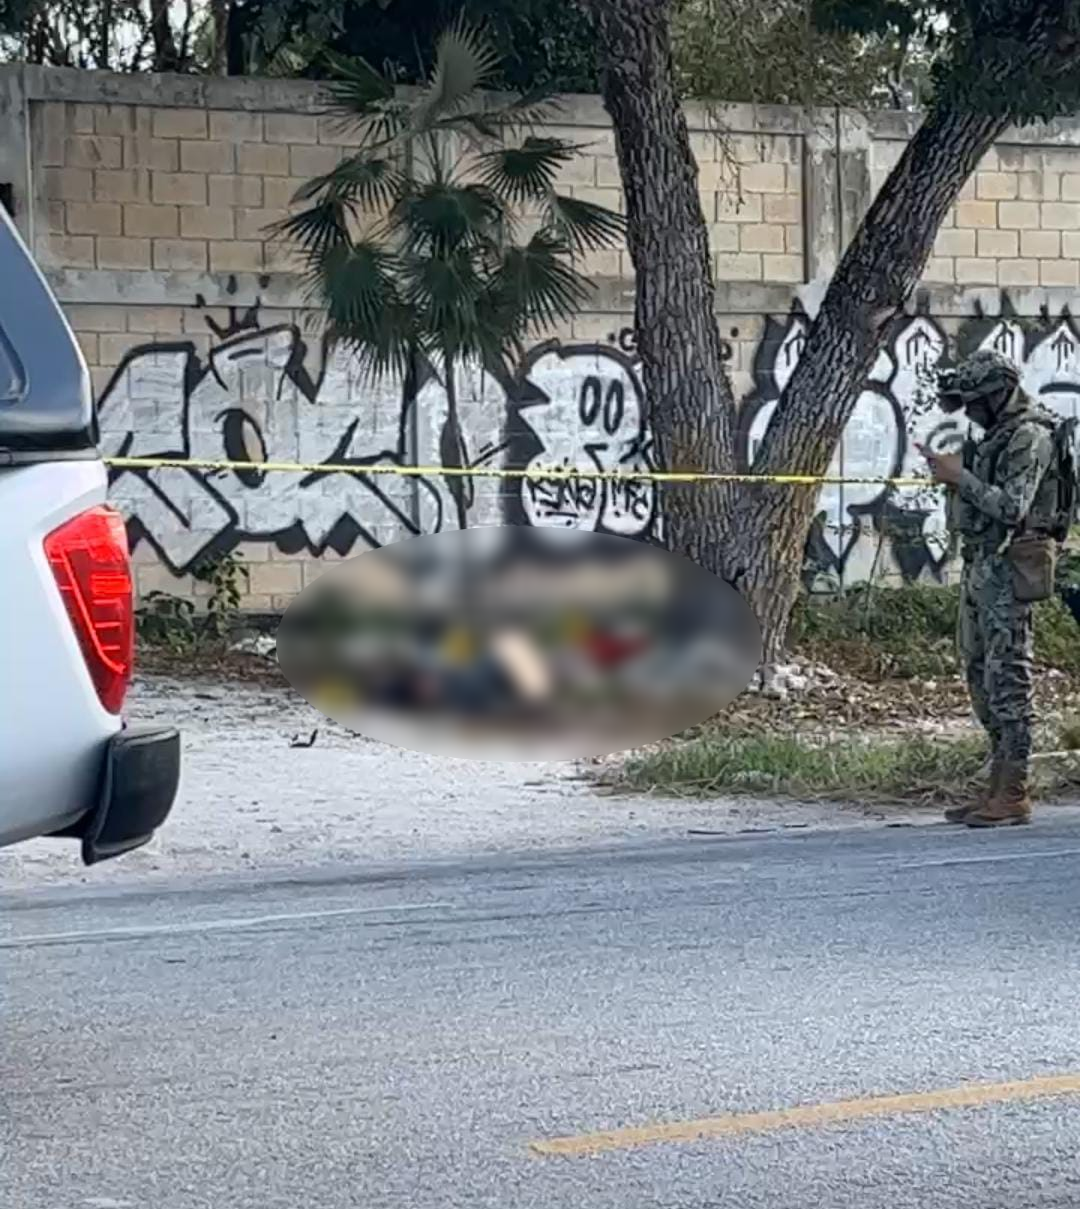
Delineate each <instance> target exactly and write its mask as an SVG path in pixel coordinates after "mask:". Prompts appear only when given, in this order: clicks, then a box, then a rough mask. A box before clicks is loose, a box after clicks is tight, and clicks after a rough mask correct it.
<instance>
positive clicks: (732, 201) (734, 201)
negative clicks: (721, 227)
mask: <svg viewBox="0 0 1080 1209" xmlns="http://www.w3.org/2000/svg"><path fill="white" fill-rule="evenodd" d="M763 216H764V206H763V205H762V198H761V194H760V193H748V194H744V196H743V198H742V202H741V204H739V198H738V197H737V195H736V194H735V193H733V192H728V193H717V194H716V221H717V222H737V223H759V222H761V220H762V218H763Z"/></svg>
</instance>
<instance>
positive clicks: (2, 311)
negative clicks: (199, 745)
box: [0, 207, 180, 865]
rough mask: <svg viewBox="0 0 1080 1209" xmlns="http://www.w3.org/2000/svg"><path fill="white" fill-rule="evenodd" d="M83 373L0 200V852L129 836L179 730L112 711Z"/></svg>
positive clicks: (125, 678)
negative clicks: (44, 839)
mask: <svg viewBox="0 0 1080 1209" xmlns="http://www.w3.org/2000/svg"><path fill="white" fill-rule="evenodd" d="M97 437H98V428H97V419H96V415H95V411H94V404H93V397H92V394H91V389H90V378H89V374H88V372H87V369H86V363H85V361H84V360H83V357H82V353H81V351H80V349H79V347H78V344H77V343H76V340H75V337H74V334H73V333H72V331H71V328H70V327H69V326H68V324H67V321H66V319H65V318H64V315H63V313H62V312H61V310H60V307H59V305H58V303H57V301H56V299H55V298H54V296H53V294H52V292H51V290H50V289H49V287H48V285H47V284H46V282H45V279H44V277H43V276H42V275H41V273H40V272H39V270H38V268H37V266H36V265H35V264H34V262H33V259H32V257H31V256H30V253H29V252H28V251H27V249H26V246H25V244H24V243H23V241H22V239H21V238H20V237H19V235H18V233H17V231H16V230H15V227H14V225H13V224H12V222H11V220H10V219H9V218H8V216H7V214H6V213H5V212H4V211H3V208H2V207H0V848H3V847H5V846H7V845H9V844H15V843H18V842H20V841H22V840H27V839H30V838H34V837H39V836H57V837H64V838H67V839H73V840H78V841H80V842H81V848H82V859H83V861H84V862H85V863H86V864H88V865H90V864H94V863H96V862H97V861H101V860H104V859H106V858H108V857H113V856H118V855H120V854H121V853H124V852H128V851H130V850H131V849H133V848H138V847H140V846H141V845H143V844H145V843H146V842H147V841H148V840H149V839H150V838H151V837H152V836H153V834H154V832H155V831H156V830H157V828H158V827H160V826H161V824H162V823H163V822H164V821H165V819H166V817H167V816H168V814H169V812H170V810H171V809H172V806H173V802H174V800H175V798H176V793H177V788H178V785H179V778H180V736H179V734H178V733H177V731H176V730H175V729H173V728H171V727H134V726H127V725H126V724H125V723H124V721H123V718H122V713H123V707H124V699H125V696H126V694H127V691H128V685H129V683H130V680H131V673H132V662H133V656H134V646H135V613H134V589H133V584H132V571H131V563H130V558H129V553H128V543H127V535H126V532H125V528H124V522H123V518H122V517H121V516H120V515H119V513H117V512H116V511H114V510H113V509H112V508H111V507H109V506H108V505H107V504H106V489H107V486H108V472H107V470H106V467H105V465H104V463H103V462H102V459H101V455H100V453H99V452H98V448H97Z"/></svg>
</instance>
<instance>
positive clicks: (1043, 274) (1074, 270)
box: [1039, 260, 1080, 288]
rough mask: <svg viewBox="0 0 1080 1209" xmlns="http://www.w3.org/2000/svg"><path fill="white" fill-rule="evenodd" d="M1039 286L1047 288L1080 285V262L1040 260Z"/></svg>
mask: <svg viewBox="0 0 1080 1209" xmlns="http://www.w3.org/2000/svg"><path fill="white" fill-rule="evenodd" d="M1039 284H1040V285H1047V286H1055V285H1056V286H1062V285H1064V286H1072V287H1074V288H1075V287H1076V286H1077V285H1080V262H1077V261H1075V260H1040V261H1039Z"/></svg>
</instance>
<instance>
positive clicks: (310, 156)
mask: <svg viewBox="0 0 1080 1209" xmlns="http://www.w3.org/2000/svg"><path fill="white" fill-rule="evenodd" d="M341 158H342V157H341V150H340V148H338V147H325V146H314V147H310V146H307V145H305V144H297V145H296V146H291V147H290V148H289V171H290V173H291V174H292V175H293V176H300V177H303V178H304V179H308V178H310V177H312V176H322V175H323V174H324V173H327V172H331V171H333V169H334V168H335V167H336V166H337V165H338V164H339V163H340V162H341Z"/></svg>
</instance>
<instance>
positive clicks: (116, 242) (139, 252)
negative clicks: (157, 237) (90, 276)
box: [97, 235, 152, 269]
mask: <svg viewBox="0 0 1080 1209" xmlns="http://www.w3.org/2000/svg"><path fill="white" fill-rule="evenodd" d="M151 265H152V257H151V251H150V240H149V239H133V238H132V237H131V236H130V235H126V236H124V237H122V238H121V237H118V236H115V235H107V236H106V235H101V236H98V240H97V267H98V268H99V269H149V268H150V267H151Z"/></svg>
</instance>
